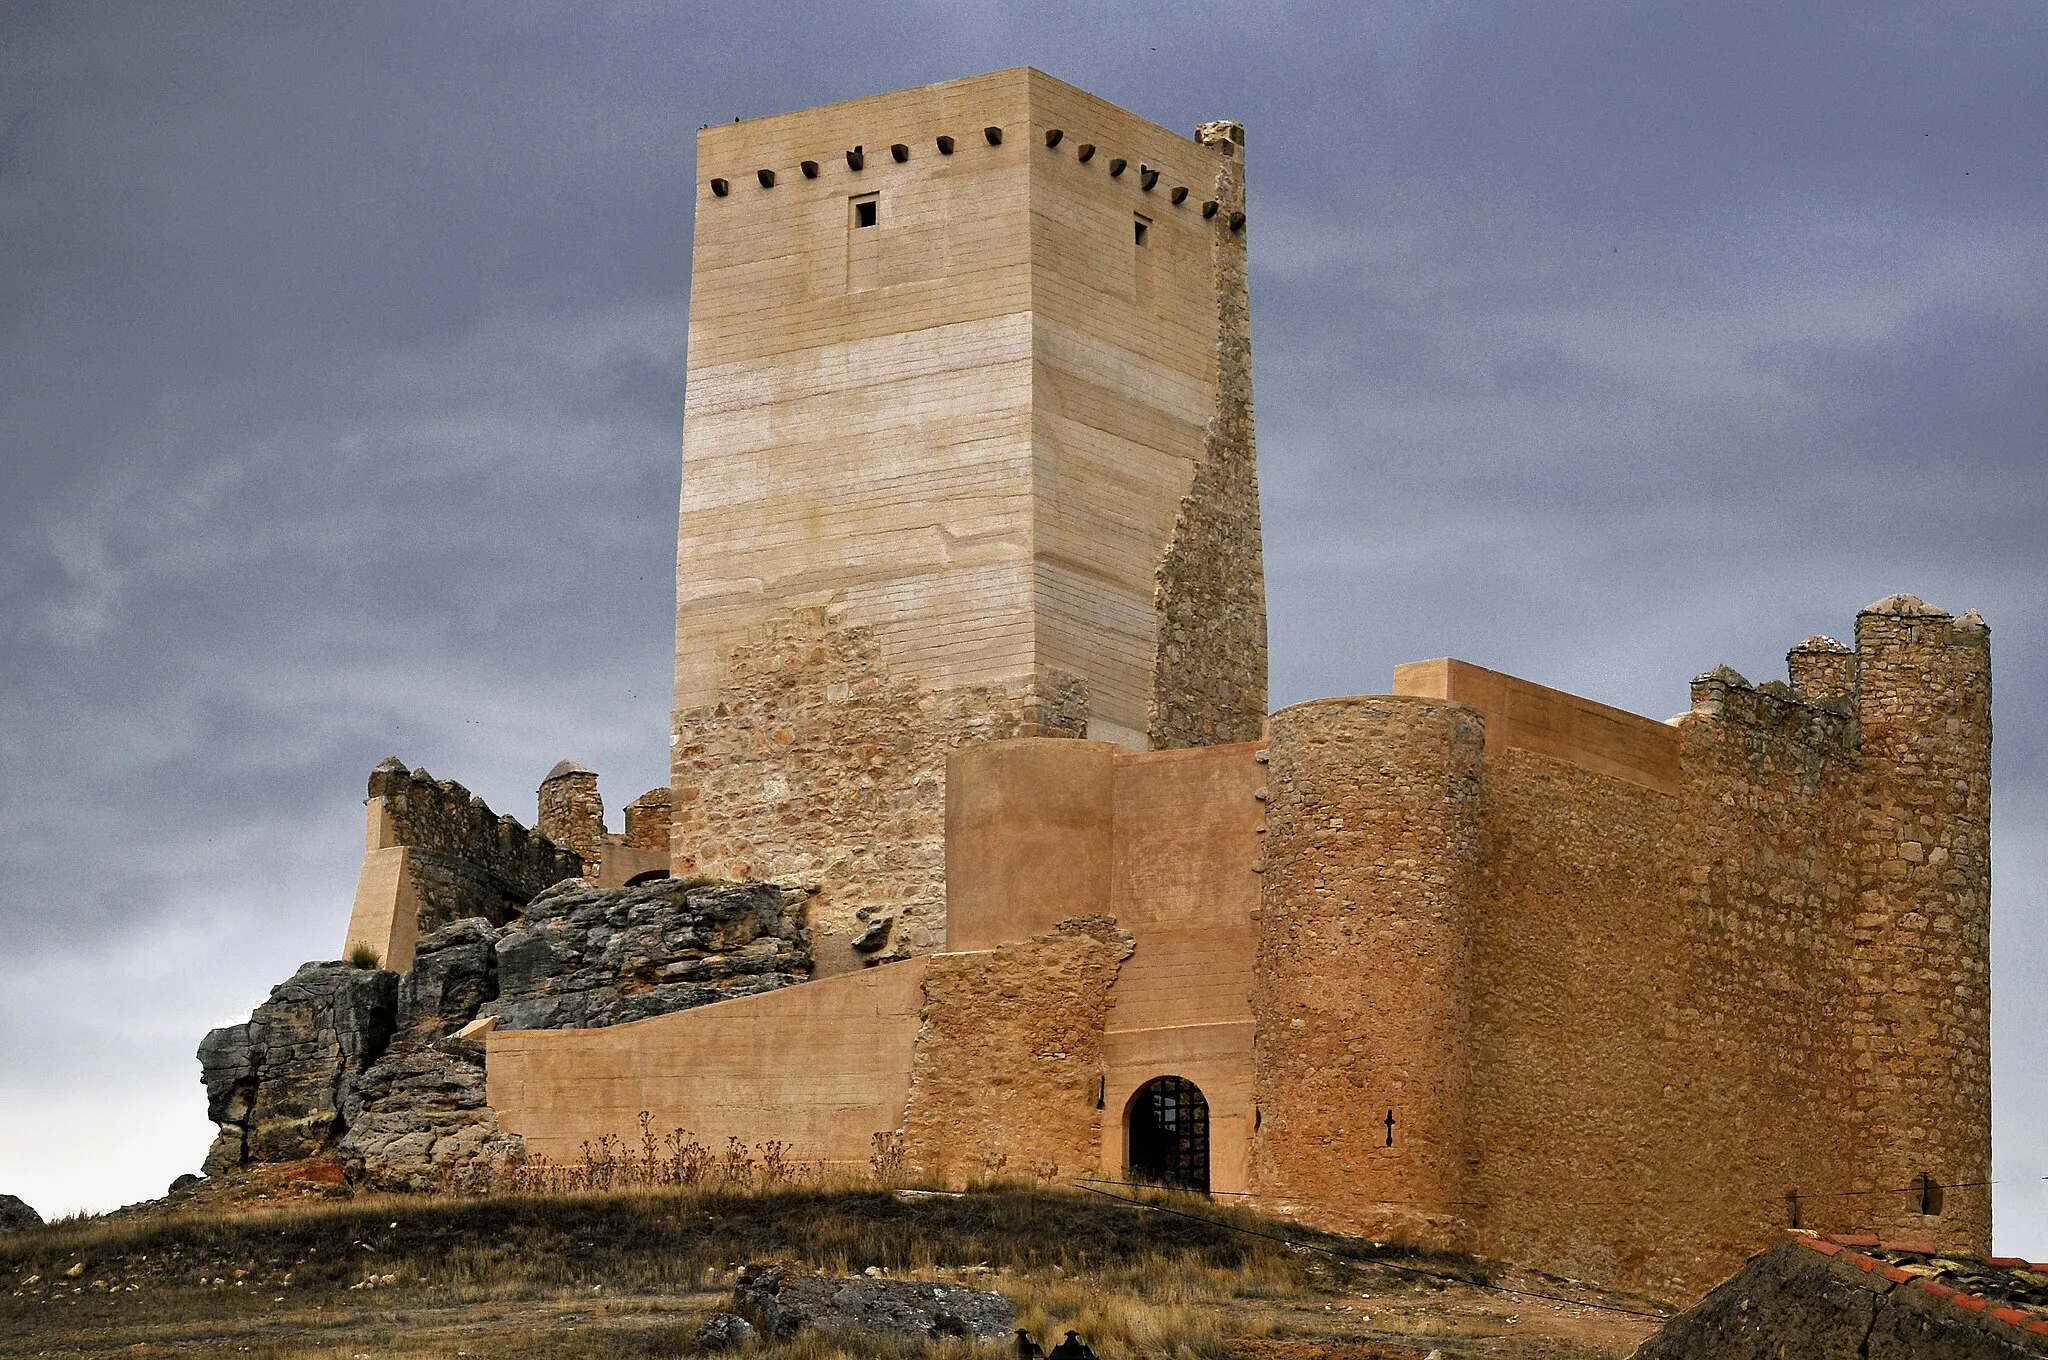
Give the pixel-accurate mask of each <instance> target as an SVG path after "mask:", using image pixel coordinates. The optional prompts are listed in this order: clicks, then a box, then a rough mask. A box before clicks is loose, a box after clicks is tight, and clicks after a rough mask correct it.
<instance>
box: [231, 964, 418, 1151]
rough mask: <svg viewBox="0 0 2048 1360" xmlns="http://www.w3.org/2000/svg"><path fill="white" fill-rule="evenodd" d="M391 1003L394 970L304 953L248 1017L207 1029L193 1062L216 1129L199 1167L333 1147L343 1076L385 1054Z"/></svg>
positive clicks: (337, 1131) (339, 1125)
mask: <svg viewBox="0 0 2048 1360" xmlns="http://www.w3.org/2000/svg"><path fill="white" fill-rule="evenodd" d="M397 1012H398V974H396V973H393V972H389V971H386V970H384V969H381V968H378V969H364V968H353V967H350V966H349V965H348V964H346V963H308V964H305V965H303V966H302V967H301V968H300V969H299V971H298V972H296V973H294V974H293V975H292V976H291V978H290V979H289V980H288V981H286V982H284V983H282V984H280V985H279V986H278V987H276V988H274V989H273V990H272V991H271V993H270V999H269V1000H268V1001H265V1002H264V1003H263V1004H262V1005H260V1006H258V1007H257V1008H256V1010H255V1011H254V1013H252V1014H251V1015H250V1017H249V1019H248V1020H247V1021H245V1022H243V1023H242V1024H239V1025H228V1026H226V1027H224V1028H221V1029H217V1030H214V1031H213V1032H212V1033H211V1034H208V1035H207V1036H206V1038H205V1039H204V1040H203V1041H202V1042H201V1043H200V1045H199V1065H200V1071H201V1079H202V1080H203V1081H204V1082H205V1084H206V1114H207V1118H209V1119H211V1120H213V1121H214V1123H216V1124H218V1125H219V1126H220V1135H219V1136H218V1137H217V1138H216V1139H215V1140H214V1144H213V1148H212V1149H211V1150H210V1151H209V1152H208V1153H207V1156H206V1163H205V1165H204V1167H202V1171H203V1173H204V1174H205V1175H209V1176H213V1175H219V1174H221V1173H222V1172H226V1171H231V1170H233V1169H234V1168H235V1167H237V1166H240V1165H242V1164H244V1163H246V1162H288V1161H295V1160H298V1159H300V1158H305V1157H315V1156H319V1155H321V1154H322V1153H324V1152H327V1151H329V1150H331V1149H332V1147H333V1144H334V1141H335V1140H336V1139H337V1138H338V1137H339V1136H340V1134H341V1131H342V1118H341V1106H342V1101H343V1096H344V1093H345V1091H346V1089H347V1085H348V1082H349V1080H350V1079H351V1078H352V1077H354V1076H356V1075H357V1074H359V1073H361V1072H362V1071H364V1070H365V1069H366V1068H368V1067H369V1066H370V1065H371V1064H372V1063H374V1062H376V1060H377V1059H378V1058H379V1057H381V1056H382V1055H383V1052H384V1048H385V1046H386V1045H387V1044H388V1043H389V1042H390V1040H391V1035H392V1030H393V1027H394V1025H395V1022H396V1019H397Z"/></svg>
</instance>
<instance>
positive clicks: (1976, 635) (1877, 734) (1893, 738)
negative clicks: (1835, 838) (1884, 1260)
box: [1849, 596, 1991, 1245]
mask: <svg viewBox="0 0 2048 1360" xmlns="http://www.w3.org/2000/svg"><path fill="white" fill-rule="evenodd" d="M1856 662H1857V689H1856V697H1857V721H1858V724H1859V726H1860V729H1861V737H1862V750H1861V761H1860V764H1861V786H1860V788H1859V790H1858V792H1859V795H1860V796H1859V798H1858V799H1857V803H1856V808H1855V811H1856V820H1855V827H1854V835H1855V850H1854V856H1855V862H1856V868H1857V875H1856V890H1857V896H1856V901H1855V904H1854V909H1855V919H1854V925H1855V935H1854V944H1855V956H1856V982H1857V988H1856V992H1855V995H1854V1006H1855V1009H1854V1011H1853V1012H1852V1015H1851V1027H1850V1028H1851V1035H1850V1048H1849V1051H1850V1052H1851V1053H1852V1054H1853V1058H1852V1062H1853V1064H1854V1070H1855V1073H1856V1076H1857V1083H1856V1085H1857V1094H1856V1101H1857V1109H1858V1113H1859V1115H1860V1117H1861V1119H1862V1122H1863V1126H1864V1127H1863V1136H1862V1138H1861V1140H1860V1142H1861V1144H1862V1146H1863V1148H1864V1150H1865V1155H1866V1156H1867V1157H1868V1158H1869V1165H1868V1168H1867V1170H1866V1173H1865V1174H1866V1176H1867V1177H1868V1178H1869V1179H1870V1180H1871V1181H1873V1182H1874V1183H1876V1184H1877V1185H1880V1186H1881V1185H1883V1184H1885V1183H1887V1182H1888V1183H1891V1184H1900V1185H1904V1184H1911V1183H1912V1182H1913V1181H1914V1179H1916V1178H1917V1177H1918V1176H1919V1175H1920V1174H1922V1173H1923V1172H1924V1173H1927V1174H1931V1175H1932V1176H1934V1177H1935V1178H1937V1179H1942V1180H1948V1181H1951V1182H1956V1183H1969V1182H1976V1183H1977V1185H1976V1186H1975V1187H1974V1188H1971V1189H1967V1190H1960V1189H1959V1190H1955V1191H1950V1192H1948V1193H1947V1194H1946V1196H1945V1199H1946V1204H1945V1206H1944V1214H1943V1218H1942V1221H1941V1227H1942V1231H1941V1232H1940V1233H1939V1234H1938V1235H1937V1240H1941V1241H1951V1240H1960V1241H1968V1242H1973V1243H1976V1244H1978V1245H1987V1244H1988V1243H1989V1241H1990V1237H1991V1196H1990V1191H1989V1190H1988V1189H1986V1188H1984V1186H1983V1183H1984V1182H1988V1181H1989V1180H1990V1179H1991V1138H1990V1132H1991V1048H1990V1016H1991V971H1990V968H1991V637H1990V630H1989V629H1987V628H1986V627H1985V626H1984V621H1983V620H1982V619H1981V618H1979V617H1978V616H1977V614H1976V613H1975V612H1974V611H1972V612H1969V613H1965V614H1964V615H1962V616H1961V617H1960V618H1956V619H1950V618H1949V616H1948V615H1946V614H1944V613H1942V612H1941V611H1940V610H1938V609H1935V608H1933V607H1932V606H1929V605H1927V604H1924V603H1923V602H1921V601H1919V600H1916V599H1913V598H1912V597H1911V596H1893V597H1892V598H1890V599H1888V600H1883V601H1880V602H1879V603H1878V604H1876V605H1874V606H1872V608H1871V609H1869V610H1866V611H1865V612H1864V613H1863V614H1862V615H1860V616H1859V617H1858V618H1857V620H1856ZM1876 1207H1877V1209H1878V1210H1879V1212H1878V1214H1876V1215H1873V1216H1872V1219H1871V1221H1872V1222H1873V1223H1874V1224H1875V1226H1877V1227H1879V1228H1880V1229H1881V1230H1882V1231H1885V1232H1886V1233H1888V1234H1889V1233H1896V1234H1897V1235H1898V1236H1901V1237H1907V1236H1911V1237H1920V1236H1922V1234H1923V1233H1925V1231H1926V1230H1927V1229H1928V1228H1929V1227H1931V1226H1932V1225H1931V1224H1929V1223H1928V1222H1927V1220H1926V1219H1924V1218H1923V1217H1921V1216H1920V1215H1917V1214H1914V1213H1912V1212H1910V1211H1909V1207H1908V1203H1907V1200H1906V1198H1905V1197H1901V1196H1896V1195H1893V1196H1885V1197H1878V1198H1877V1200H1876Z"/></svg>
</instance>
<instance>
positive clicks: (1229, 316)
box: [1146, 122, 1266, 750]
mask: <svg viewBox="0 0 2048 1360" xmlns="http://www.w3.org/2000/svg"><path fill="white" fill-rule="evenodd" d="M1195 137H1196V140H1197V141H1199V142H1201V143H1202V144H1203V145H1204V146H1215V147H1222V148H1223V149H1224V150H1226V151H1227V152H1228V153H1229V154H1227V155H1226V156H1224V158H1223V159H1222V160H1220V161H1218V162H1217V163H1216V171H1215V174H1216V178H1215V189H1214V194H1215V199H1216V202H1217V203H1218V204H1219V205H1220V206H1221V210H1222V212H1223V214H1224V216H1225V219H1226V220H1228V217H1229V215H1230V214H1231V213H1234V212H1240V211H1242V210H1243V208H1244V128H1243V127H1242V126H1240V125H1239V124H1237V123H1231V122H1219V123H1204V124H1202V126H1201V127H1200V128H1199V129H1198V130H1197V131H1196V133H1195ZM1209 249H1210V271H1211V273H1212V275H1213V276H1214V279H1215V290H1216V292H1215V295H1216V358H1215V364H1216V369H1215V372H1216V408H1215V411H1214V412H1213V413H1212V414H1211V415H1210V417H1209V422H1208V428H1207V429H1206V430H1205V431H1204V432H1203V441H1202V442H1203V459H1202V462H1201V463H1199V464H1198V465H1197V466H1196V468H1195V480H1194V485H1193V486H1191V487H1189V488H1188V492H1187V494H1186V495H1185V496H1183V497H1182V498H1181V502H1180V508H1179V511H1178V513H1177V514H1176V515H1175V516H1174V523H1173V539H1172V541H1171V543H1169V544H1168V546H1167V549H1166V552H1165V553H1164V554H1163V555H1162V556H1161V557H1160V559H1159V566H1158V569H1157V571H1156V572H1155V573H1154V576H1153V582H1152V608H1153V610H1154V611H1155V612H1156V613H1157V615H1158V618H1159V631H1158V635H1157V639H1156V641H1155V643H1154V650H1153V656H1152V694H1151V700H1150V703H1149V704H1148V706H1147V711H1146V728H1147V736H1148V737H1149V738H1150V741H1151V744H1152V748H1153V749H1154V750H1161V749H1165V748H1167V747H1177V746H1213V745H1218V744H1221V743H1225V742H1233V741H1256V740H1257V739H1258V736H1259V731H1260V729H1261V726H1262V725H1263V724H1264V722H1265V720H1266V569H1265V561H1264V549H1263V546H1262V539H1261V533H1260V527H1259V469H1258V454H1257V449H1256V444H1255V440H1254V436H1253V431H1252V331H1251V301H1250V299H1251V294H1250V292H1249V290H1248V287H1247V278H1248V275H1247V272H1246V271H1247V266H1248V260H1247V257H1246V251H1245V239H1244V233H1243V232H1241V231H1224V232H1218V233H1216V234H1215V235H1214V236H1213V237H1211V239H1210V247H1209Z"/></svg>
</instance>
